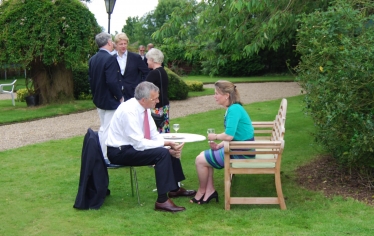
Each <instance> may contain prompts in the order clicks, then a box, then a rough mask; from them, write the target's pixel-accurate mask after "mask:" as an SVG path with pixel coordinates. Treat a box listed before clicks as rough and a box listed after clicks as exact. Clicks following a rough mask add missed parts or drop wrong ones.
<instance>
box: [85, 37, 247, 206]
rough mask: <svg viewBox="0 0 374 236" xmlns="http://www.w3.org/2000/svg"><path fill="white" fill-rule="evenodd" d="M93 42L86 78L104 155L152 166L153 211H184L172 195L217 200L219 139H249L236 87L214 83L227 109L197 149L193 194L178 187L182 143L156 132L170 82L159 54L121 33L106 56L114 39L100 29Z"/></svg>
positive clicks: (218, 98) (165, 112)
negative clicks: (132, 44)
mask: <svg viewBox="0 0 374 236" xmlns="http://www.w3.org/2000/svg"><path fill="white" fill-rule="evenodd" d="M95 40H96V43H97V45H98V47H99V48H100V50H99V51H98V53H96V54H95V55H94V56H93V57H92V58H91V59H90V61H89V81H90V86H91V91H92V95H93V102H94V104H95V105H96V107H97V110H98V114H99V117H100V130H99V132H98V133H99V140H100V145H101V147H102V149H103V150H102V151H103V154H104V157H105V158H107V159H108V160H110V161H111V162H112V163H113V164H117V165H127V166H145V165H154V169H155V176H156V186H157V192H158V197H157V200H156V202H155V210H162V211H170V212H177V211H183V210H185V208H184V207H180V206H176V205H175V204H174V203H173V201H172V200H170V198H173V197H181V196H190V197H193V196H194V197H193V198H191V200H190V202H191V203H197V204H206V203H209V202H210V200H212V199H215V200H216V201H217V202H218V193H217V191H216V190H215V188H214V184H213V172H214V169H222V168H223V166H224V163H223V156H224V150H223V146H224V145H223V141H231V140H235V141H250V140H254V138H253V137H254V129H253V126H252V122H251V119H250V117H249V115H248V114H247V112H246V111H245V109H244V108H243V106H242V104H241V102H240V96H239V92H238V90H237V89H236V86H235V85H234V84H233V83H231V82H229V81H217V82H216V83H215V95H214V98H215V100H216V102H217V103H218V104H219V105H221V106H223V107H225V108H226V113H225V116H224V117H225V118H224V128H225V131H224V132H223V133H220V134H209V135H208V139H209V140H211V141H212V142H209V145H210V146H209V149H208V150H206V151H203V152H201V153H200V154H199V155H198V156H197V157H196V162H195V165H196V170H197V175H198V179H199V189H198V191H197V192H196V191H194V190H186V189H184V188H181V187H179V185H178V182H180V181H182V180H184V179H185V176H184V173H183V169H182V165H181V162H180V159H179V157H180V153H181V150H182V148H183V145H184V144H183V143H182V144H178V143H174V142H172V141H165V140H164V139H163V137H162V136H161V135H160V132H169V120H168V119H169V100H168V95H167V94H168V81H169V80H168V76H167V73H166V71H165V69H164V68H163V66H162V63H163V59H164V55H163V54H162V52H161V51H160V50H158V49H156V48H153V49H149V50H148V52H147V54H145V55H141V54H142V52H143V53H144V51H145V48H144V46H141V47H139V52H141V53H140V55H139V54H136V53H132V52H129V51H128V50H127V46H128V43H129V39H128V37H127V36H126V34H125V33H120V34H117V35H116V36H115V37H114V43H115V45H116V50H117V52H116V53H115V54H114V55H112V54H111V52H112V51H113V47H114V43H113V42H112V38H111V36H110V35H109V34H107V33H100V34H98V35H96V38H95ZM150 46H151V47H152V46H153V45H150ZM144 58H146V63H145V62H144ZM147 65H148V68H147ZM144 78H145V79H144ZM151 112H154V113H157V114H162V115H165V117H166V118H167V122H166V124H165V126H166V127H163V128H160V129H158V128H157V127H156V125H155V122H153V121H152V116H151ZM213 140H220V141H221V142H220V143H216V142H214V141H213ZM165 147H169V148H165ZM231 158H254V157H253V156H232V157H231Z"/></svg>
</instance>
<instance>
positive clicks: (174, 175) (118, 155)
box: [107, 145, 185, 194]
mask: <svg viewBox="0 0 374 236" xmlns="http://www.w3.org/2000/svg"><path fill="white" fill-rule="evenodd" d="M107 155H108V158H109V160H110V162H111V163H113V164H117V165H125V166H147V165H155V176H156V186H157V192H158V194H165V193H167V192H170V191H171V190H175V189H177V188H178V184H177V183H178V182H180V181H182V180H184V179H185V177H184V174H183V169H182V165H181V162H180V159H178V158H175V157H172V156H171V155H170V153H169V150H168V149H166V148H163V147H159V148H153V149H148V150H144V151H137V150H135V149H134V148H133V147H132V146H130V145H126V146H122V147H120V148H114V147H109V146H108V153H107Z"/></svg>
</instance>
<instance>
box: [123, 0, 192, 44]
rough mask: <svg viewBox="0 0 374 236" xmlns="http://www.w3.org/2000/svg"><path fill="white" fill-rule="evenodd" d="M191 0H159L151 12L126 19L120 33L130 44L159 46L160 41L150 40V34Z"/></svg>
mask: <svg viewBox="0 0 374 236" xmlns="http://www.w3.org/2000/svg"><path fill="white" fill-rule="evenodd" d="M189 2H191V0H159V2H158V4H157V6H156V8H155V9H154V10H153V11H150V12H147V13H146V14H144V15H143V16H142V17H140V18H138V17H128V18H127V20H126V25H124V26H123V28H122V31H123V32H125V33H126V34H127V36H128V37H129V38H130V40H131V41H132V42H137V43H138V44H148V43H151V42H152V43H153V44H156V45H160V44H161V43H162V39H154V38H152V34H153V33H154V32H155V31H156V30H158V29H159V28H160V27H161V26H162V25H163V24H164V23H165V22H167V21H168V20H169V19H170V18H171V15H172V13H173V11H174V10H175V9H177V8H184V6H185V5H186V4H187V3H189Z"/></svg>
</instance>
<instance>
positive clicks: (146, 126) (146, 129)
mask: <svg viewBox="0 0 374 236" xmlns="http://www.w3.org/2000/svg"><path fill="white" fill-rule="evenodd" d="M144 138H146V139H151V130H150V129H149V121H148V113H147V110H145V111H144Z"/></svg>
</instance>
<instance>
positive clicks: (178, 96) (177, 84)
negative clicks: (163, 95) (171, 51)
mask: <svg viewBox="0 0 374 236" xmlns="http://www.w3.org/2000/svg"><path fill="white" fill-rule="evenodd" d="M165 70H166V73H168V77H169V91H168V96H169V99H170V100H184V99H186V98H187V96H188V86H187V84H186V83H185V82H184V81H183V80H182V79H181V78H180V77H179V76H178V75H177V74H175V73H174V72H173V71H171V70H170V69H169V68H166V67H165Z"/></svg>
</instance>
